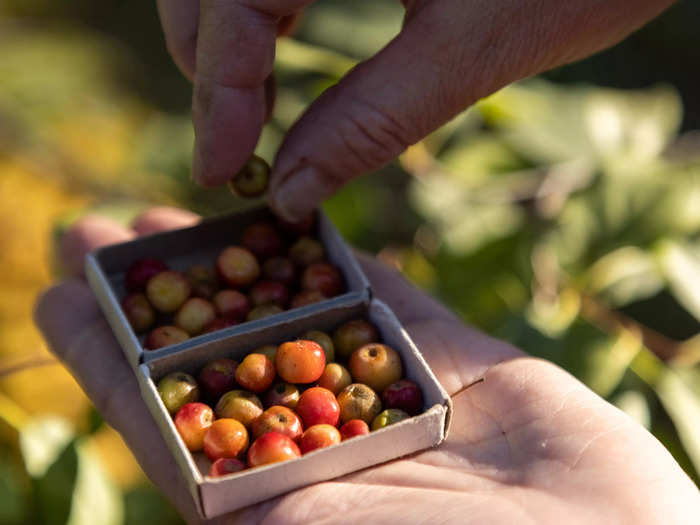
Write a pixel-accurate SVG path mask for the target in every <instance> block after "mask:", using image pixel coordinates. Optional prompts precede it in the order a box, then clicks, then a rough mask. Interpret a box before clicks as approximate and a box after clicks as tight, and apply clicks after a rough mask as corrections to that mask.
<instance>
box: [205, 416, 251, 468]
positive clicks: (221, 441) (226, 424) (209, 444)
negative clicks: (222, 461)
mask: <svg viewBox="0 0 700 525" xmlns="http://www.w3.org/2000/svg"><path fill="white" fill-rule="evenodd" d="M203 448H204V453H205V454H206V455H207V457H208V458H209V459H211V460H212V461H216V460H217V459H219V458H235V457H236V456H238V455H239V454H241V453H242V452H245V451H246V449H247V448H248V431H247V430H246V428H245V427H244V426H243V425H242V424H241V422H240V421H236V420H235V419H226V418H224V419H217V420H216V421H214V422H213V423H212V424H211V426H210V427H209V430H208V431H207V433H206V434H204V439H203Z"/></svg>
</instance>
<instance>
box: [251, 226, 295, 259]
mask: <svg viewBox="0 0 700 525" xmlns="http://www.w3.org/2000/svg"><path fill="white" fill-rule="evenodd" d="M241 244H242V245H243V246H244V247H245V248H247V249H249V250H250V251H251V252H253V253H254V254H255V255H256V256H257V257H259V258H260V259H267V258H268V257H273V256H275V255H279V254H280V253H282V251H283V250H284V242H283V241H282V237H281V236H280V234H279V231H278V230H277V228H275V226H274V225H272V224H270V223H268V222H256V223H254V224H251V225H250V226H248V227H246V228H245V229H244V230H243V233H242V234H241Z"/></svg>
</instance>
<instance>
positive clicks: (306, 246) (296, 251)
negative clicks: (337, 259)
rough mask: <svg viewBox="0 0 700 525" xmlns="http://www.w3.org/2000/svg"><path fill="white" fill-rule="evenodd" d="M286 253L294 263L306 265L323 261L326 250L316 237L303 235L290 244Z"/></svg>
mask: <svg viewBox="0 0 700 525" xmlns="http://www.w3.org/2000/svg"><path fill="white" fill-rule="evenodd" d="M288 255H289V258H290V259H291V260H292V262H293V263H294V264H296V265H297V266H301V267H306V266H309V265H310V264H313V263H315V262H321V261H323V260H324V259H325V258H326V250H324V248H323V245H322V244H321V243H320V242H318V241H317V240H316V239H312V238H311V237H306V236H304V237H300V238H299V239H298V240H297V241H296V242H295V243H294V244H292V246H291V247H290V248H289V253H288Z"/></svg>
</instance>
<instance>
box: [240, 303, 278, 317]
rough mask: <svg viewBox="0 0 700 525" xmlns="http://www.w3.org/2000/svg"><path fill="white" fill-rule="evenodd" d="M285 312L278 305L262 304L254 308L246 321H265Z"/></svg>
mask: <svg viewBox="0 0 700 525" xmlns="http://www.w3.org/2000/svg"><path fill="white" fill-rule="evenodd" d="M282 312H284V310H283V309H282V308H280V307H279V306H277V305H276V304H261V305H260V306H256V307H255V308H253V309H252V310H251V311H250V312H249V313H248V316H247V317H246V321H257V320H258V319H264V318H265V317H271V316H273V315H277V314H281V313H282Z"/></svg>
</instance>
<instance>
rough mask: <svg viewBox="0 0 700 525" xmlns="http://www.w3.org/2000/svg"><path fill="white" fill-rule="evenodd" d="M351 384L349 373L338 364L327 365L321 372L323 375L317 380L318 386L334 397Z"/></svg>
mask: <svg viewBox="0 0 700 525" xmlns="http://www.w3.org/2000/svg"><path fill="white" fill-rule="evenodd" d="M351 383H352V377H351V376H350V372H348V369H347V368H345V367H344V366H343V365H340V364H338V363H329V364H327V365H326V368H325V369H324V370H323V374H321V377H320V378H319V379H318V386H321V387H323V388H327V389H328V390H330V391H331V392H333V393H334V394H335V395H338V394H339V393H340V391H341V390H342V389H343V388H345V387H346V386H348V385H350V384H351Z"/></svg>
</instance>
